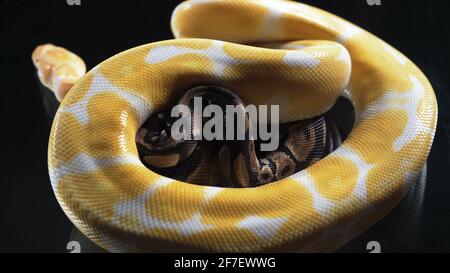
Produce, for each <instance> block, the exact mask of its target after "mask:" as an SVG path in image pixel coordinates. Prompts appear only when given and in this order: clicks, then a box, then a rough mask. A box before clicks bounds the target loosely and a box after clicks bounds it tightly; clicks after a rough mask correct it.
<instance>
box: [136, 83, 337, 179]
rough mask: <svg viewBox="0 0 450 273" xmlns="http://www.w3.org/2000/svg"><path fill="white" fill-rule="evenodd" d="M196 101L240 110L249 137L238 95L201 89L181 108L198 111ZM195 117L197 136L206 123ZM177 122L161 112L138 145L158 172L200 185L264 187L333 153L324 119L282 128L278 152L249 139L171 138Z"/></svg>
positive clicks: (143, 157) (191, 92)
mask: <svg viewBox="0 0 450 273" xmlns="http://www.w3.org/2000/svg"><path fill="white" fill-rule="evenodd" d="M196 96H197V97H201V98H202V99H203V101H204V102H205V104H204V105H211V104H212V103H214V104H218V105H220V106H221V108H223V109H224V110H225V106H226V105H232V106H236V107H238V109H240V111H238V112H237V115H241V118H243V119H244V120H245V131H246V134H245V135H246V136H248V132H249V131H250V130H251V126H252V123H251V122H250V120H249V118H248V117H249V115H248V114H247V113H245V108H244V103H243V102H242V101H241V99H240V98H239V97H237V96H236V95H235V94H234V93H232V92H231V91H229V90H227V89H225V88H221V87H217V86H200V87H197V88H193V89H190V90H189V91H187V92H186V93H185V94H184V95H183V96H182V98H181V99H180V100H179V101H178V103H179V104H183V105H186V106H189V107H190V109H191V110H192V111H194V110H193V109H192V108H193V99H194V97H196ZM244 115H245V117H244ZM194 118H195V116H194V117H193V118H192V124H191V126H192V130H191V131H192V132H199V131H200V130H202V128H201V127H200V128H198V127H199V126H200V125H201V124H202V123H201V122H194ZM225 118H228V117H225ZM238 118H239V117H238ZM173 122H174V118H172V117H170V112H167V111H165V112H160V113H157V114H155V115H153V116H152V117H150V118H149V120H148V121H147V122H146V123H145V124H144V126H143V127H142V128H141V129H140V130H138V132H137V134H136V141H137V146H138V150H139V152H140V155H141V160H143V162H145V164H146V165H147V166H148V167H149V168H150V169H151V170H153V171H155V172H157V173H160V174H162V175H164V176H167V177H171V178H174V179H177V180H181V181H186V182H190V183H194V184H203V185H205V184H206V185H210V186H221V187H253V186H259V185H263V184H267V183H270V182H274V181H278V180H281V179H283V178H285V177H288V176H290V175H292V174H294V173H296V172H299V171H301V170H303V169H304V168H306V167H308V166H310V165H312V164H313V163H314V162H316V161H318V160H320V159H321V158H322V157H323V156H325V155H326V154H327V153H328V152H329V146H330V145H328V141H330V138H329V137H328V138H327V133H326V126H327V125H326V122H325V118H324V117H323V116H322V117H317V118H312V119H308V120H302V121H297V122H291V123H287V124H282V125H281V126H280V127H281V137H280V138H281V141H280V142H281V145H279V147H278V149H276V150H275V151H272V152H261V151H259V150H258V146H259V145H255V142H257V140H251V139H249V138H248V137H247V138H246V139H245V140H218V141H207V140H194V139H195V138H194V137H192V140H181V141H177V140H175V139H174V138H172V137H171V135H170V131H171V130H170V126H171V125H172V124H173ZM224 127H226V126H225V124H224ZM223 129H224V130H227V128H223ZM233 129H234V128H233ZM192 134H193V133H192Z"/></svg>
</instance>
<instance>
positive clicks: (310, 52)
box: [48, 0, 437, 251]
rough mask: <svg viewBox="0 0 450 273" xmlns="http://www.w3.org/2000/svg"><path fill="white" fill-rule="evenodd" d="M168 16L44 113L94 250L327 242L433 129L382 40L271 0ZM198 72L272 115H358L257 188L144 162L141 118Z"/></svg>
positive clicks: (341, 235) (431, 99)
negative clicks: (305, 160) (216, 182)
mask: <svg viewBox="0 0 450 273" xmlns="http://www.w3.org/2000/svg"><path fill="white" fill-rule="evenodd" d="M171 24H172V30H173V32H174V35H175V37H176V38H178V39H175V40H169V41H162V42H156V43H151V44H147V45H143V46H139V47H136V48H133V49H130V50H127V51H124V52H122V53H120V54H118V55H116V56H113V57H112V58H110V59H108V60H106V61H105V62H103V63H101V64H99V65H98V66H97V67H95V68H94V69H92V70H91V71H90V72H88V73H87V74H86V75H85V76H84V77H83V78H82V79H81V80H79V81H78V82H77V83H76V84H75V85H74V87H73V88H72V89H71V91H70V92H69V93H68V95H67V96H66V97H65V98H64V100H63V101H62V103H61V106H60V108H59V110H58V113H57V115H56V118H55V120H54V123H53V127H52V131H51V137H50V143H49V151H48V162H49V163H48V164H49V173H50V178H51V181H52V186H53V189H54V192H55V194H56V197H57V199H58V201H59V203H60V204H61V206H62V208H63V209H64V211H65V213H66V214H67V215H68V217H69V218H70V219H71V221H72V222H73V223H74V224H75V225H76V226H77V227H78V228H79V229H80V230H81V231H82V232H83V233H84V234H85V235H86V236H87V237H89V238H90V239H91V240H93V241H94V242H96V243H97V244H99V245H100V246H102V247H103V248H105V249H107V250H109V251H152V250H156V251H158V250H164V246H168V245H173V246H175V245H176V246H187V247H192V248H196V249H197V248H198V249H203V250H209V251H272V250H273V251H278V250H280V251H331V250H334V249H336V248H337V247H339V246H341V245H342V244H344V243H345V242H347V241H349V240H350V239H352V238H353V237H355V236H356V235H358V234H359V233H361V232H362V231H364V230H366V229H367V228H368V227H369V226H371V225H372V224H374V223H375V222H377V221H378V220H379V219H381V218H382V217H383V216H384V215H386V214H387V213H388V212H389V211H390V210H391V209H392V208H393V207H394V206H395V205H396V204H397V203H398V202H399V201H400V200H401V198H402V197H403V195H404V194H405V192H407V191H408V189H409V188H410V186H411V184H412V183H413V182H414V181H415V178H416V176H417V174H418V172H419V171H420V169H421V167H422V166H423V165H424V163H425V161H426V158H427V156H428V153H429V150H430V146H431V144H432V141H433V137H434V133H435V128H436V120H437V104H436V99H435V95H434V92H433V89H432V87H431V85H430V83H429V82H428V80H427V78H426V77H425V76H424V75H423V73H422V72H421V71H420V70H419V69H418V68H417V67H416V66H415V65H414V63H412V62H411V61H410V60H409V59H407V58H406V57H405V56H404V55H402V54H401V53H400V52H398V51H397V50H395V49H394V48H392V47H391V46H390V45H388V44H387V43H385V42H384V41H382V40H381V39H379V38H377V37H375V36H374V35H372V34H370V33H368V32H367V31H365V30H363V29H361V28H359V27H357V26H355V25H353V24H351V23H349V22H347V21H345V20H343V19H341V18H339V17H337V16H335V15H333V14H330V13H327V12H325V11H322V10H320V9H317V8H313V7H311V6H308V5H304V4H299V3H294V2H287V1H278V0H270V1H269V0H234V1H230V0H211V1H205V0H193V1H186V2H183V3H181V4H180V5H179V6H178V7H177V8H176V10H175V11H174V13H173V15H172V22H171ZM220 40H221V41H220ZM245 44H247V45H245ZM250 45H258V46H250ZM268 47H270V48H268ZM202 84H215V85H220V86H223V87H226V88H229V89H230V90H233V91H235V92H236V94H237V95H238V96H239V97H240V98H241V99H242V100H243V101H245V103H248V104H255V105H260V104H270V105H274V104H278V105H280V121H281V122H290V121H296V120H300V119H307V118H311V117H315V116H318V115H320V114H323V113H324V112H326V111H327V110H328V109H330V108H331V107H332V105H333V104H334V102H335V101H336V99H337V98H338V97H339V96H345V97H346V98H348V99H349V100H351V102H352V103H353V104H354V107H355V114H356V122H355V125H354V128H353V130H352V132H351V134H350V135H349V136H348V138H347V139H346V140H345V142H344V143H343V144H342V145H341V146H340V147H339V148H338V149H337V150H335V151H334V152H333V153H331V154H330V155H328V156H327V157H325V158H323V159H322V160H320V161H318V162H317V163H315V164H314V165H312V166H310V167H308V168H306V169H305V170H303V171H301V172H298V173H295V174H294V175H292V176H290V177H288V178H285V179H283V180H280V181H277V182H274V183H270V184H267V185H263V186H260V187H254V188H239V189H236V188H219V187H212V186H200V185H193V184H189V183H184V182H180V181H176V180H173V179H170V178H167V177H164V176H161V175H158V174H156V173H155V172H152V171H151V170H149V169H148V168H146V167H145V166H144V165H143V163H142V162H141V161H140V160H139V156H138V151H137V148H136V144H135V135H136V132H137V130H138V129H139V128H140V126H141V125H142V124H143V123H144V122H145V120H146V119H147V118H148V117H149V116H150V115H151V114H154V113H157V112H159V111H161V110H162V109H164V108H165V107H167V103H168V101H169V100H170V99H172V98H173V97H175V96H177V95H178V94H179V93H180V92H181V91H183V90H187V89H188V88H190V87H192V86H198V85H202ZM158 243H161V244H158ZM156 245H160V246H161V248H158V247H155V246H156ZM181 249H182V248H180V247H177V248H174V249H173V250H175V251H179V250H181Z"/></svg>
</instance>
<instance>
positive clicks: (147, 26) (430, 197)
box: [0, 0, 450, 252]
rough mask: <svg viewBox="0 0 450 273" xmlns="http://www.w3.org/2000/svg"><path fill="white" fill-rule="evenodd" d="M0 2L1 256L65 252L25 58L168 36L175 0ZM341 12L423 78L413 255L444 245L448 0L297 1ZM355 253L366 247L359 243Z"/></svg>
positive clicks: (64, 230)
mask: <svg viewBox="0 0 450 273" xmlns="http://www.w3.org/2000/svg"><path fill="white" fill-rule="evenodd" d="M155 2H156V1H148V0H147V1H144V0H141V1H131V0H130V1H126V0H122V1H117V2H116V1H98V0H96V1H93V0H81V6H69V5H67V3H66V1H65V0H55V1H25V0H15V1H13V0H0V97H1V100H0V103H1V108H0V111H1V112H0V117H1V119H0V135H1V142H0V252H36V251H38V252H64V251H65V245H66V242H67V238H68V234H69V233H70V229H71V224H70V222H69V221H68V220H67V218H66V217H65V215H64V213H63V212H62V210H61V208H60V207H59V205H58V203H57V202H56V199H55V197H54V195H53V192H52V189H51V187H50V182H49V179H48V173H47V162H46V156H47V141H48V134H49V129H50V125H51V124H50V122H49V120H48V119H47V118H46V114H45V111H44V108H43V106H42V102H41V97H40V93H39V92H38V88H37V83H36V80H35V70H34V67H33V65H32V62H31V52H32V50H33V49H34V47H36V46H37V45H39V44H42V43H48V42H51V43H54V44H57V45H61V46H64V47H66V48H68V49H69V50H72V51H74V52H76V53H77V54H78V55H80V56H81V57H82V58H83V59H84V60H85V61H86V64H87V66H88V68H92V67H93V66H94V65H96V64H98V63H99V62H101V61H103V60H105V59H107V58H108V57H110V56H112V55H114V54H116V53H118V52H120V51H123V50H125V49H128V48H131V47H134V46H137V45H141V44H145V43H149V42H154V41H159V40H164V39H170V38H172V35H171V31H170V24H169V22H170V15H171V12H172V10H173V8H174V7H175V6H176V4H177V3H178V1H159V2H158V3H155ZM303 2H305V3H309V4H312V5H315V6H317V7H320V8H323V9H325V10H328V11H331V12H333V13H335V14H337V15H340V16H342V17H344V18H346V19H348V20H350V21H352V22H354V23H356V24H357V25H359V26H361V27H363V28H365V29H367V30H369V31H371V32H372V33H374V34H376V35H377V36H379V37H381V38H382V39H384V40H385V41H387V42H388V43H390V44H391V45H393V46H394V47H396V48H397V49H399V50H400V51H401V52H403V53H404V54H405V55H406V56H408V57H409V58H411V59H412V60H413V61H414V62H415V63H416V64H417V65H418V66H419V67H420V68H421V69H422V70H423V71H424V72H425V74H426V75H427V76H428V78H429V79H430V81H431V83H432V85H433V87H434V89H435V92H436V95H437V98H438V103H439V124H438V129H437V132H436V138H435V142H434V145H433V148H432V151H431V156H430V160H429V165H428V182H427V189H426V194H425V202H424V211H423V218H422V232H421V234H420V236H418V238H416V242H415V243H414V244H413V245H414V247H412V248H406V249H400V250H401V251H412V252H421V251H424V252H440V251H446V252H449V251H450V202H449V201H450V198H449V197H450V184H449V182H450V179H449V172H450V171H449V168H450V160H449V152H450V125H449V119H450V116H449V114H450V112H449V110H448V107H449V106H450V105H449V103H450V98H449V97H450V92H449V91H450V86H449V84H450V81H449V75H450V69H449V67H450V40H449V36H450V24H449V18H448V16H450V1H448V0H441V1H439V0H435V1H424V0H423V1H411V0H409V1H408V0H404V1H399V0H395V1H394V0H382V5H381V6H369V5H367V3H366V0H341V1H329V0H328V1H327V0H323V1H322V0H321V1H312V0H308V1H303ZM362 251H364V250H363V249H362Z"/></svg>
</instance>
